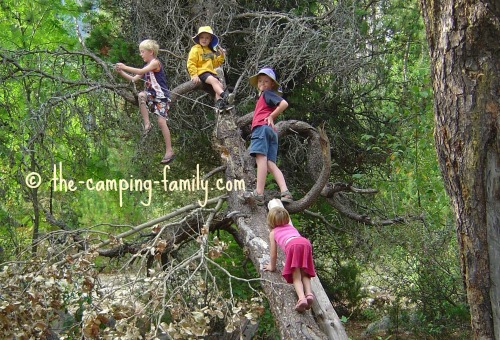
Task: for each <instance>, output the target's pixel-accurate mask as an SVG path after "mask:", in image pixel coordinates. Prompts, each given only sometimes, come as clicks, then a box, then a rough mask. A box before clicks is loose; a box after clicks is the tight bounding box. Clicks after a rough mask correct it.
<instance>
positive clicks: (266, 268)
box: [264, 263, 276, 272]
mask: <svg viewBox="0 0 500 340" xmlns="http://www.w3.org/2000/svg"><path fill="white" fill-rule="evenodd" d="M275 270H276V268H273V267H272V266H271V264H270V263H266V264H265V265H264V271H265V272H274V271H275Z"/></svg>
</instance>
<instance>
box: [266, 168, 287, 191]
mask: <svg viewBox="0 0 500 340" xmlns="http://www.w3.org/2000/svg"><path fill="white" fill-rule="evenodd" d="M267 170H268V171H269V172H270V173H271V174H272V175H273V177H274V180H275V181H276V183H277V184H278V187H279V188H280V191H281V192H285V191H288V188H287V186H286V182H285V177H284V176H283V173H282V172H281V170H280V169H279V168H278V166H277V165H276V163H274V162H272V161H267Z"/></svg>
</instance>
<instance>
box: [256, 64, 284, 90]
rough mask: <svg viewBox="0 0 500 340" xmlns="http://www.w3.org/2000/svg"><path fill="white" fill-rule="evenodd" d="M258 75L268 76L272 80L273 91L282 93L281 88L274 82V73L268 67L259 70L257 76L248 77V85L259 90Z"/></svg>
mask: <svg viewBox="0 0 500 340" xmlns="http://www.w3.org/2000/svg"><path fill="white" fill-rule="evenodd" d="M260 74H265V75H266V76H268V77H269V78H271V79H272V80H273V90H274V91H276V92H278V93H280V94H281V93H282V91H281V86H280V84H279V83H278V82H277V81H276V74H275V73H274V70H273V69H272V68H270V67H268V66H266V67H263V68H261V69H260V70H259V72H257V74H254V75H253V76H251V77H250V79H249V80H248V81H249V82H250V85H252V86H253V87H255V88H256V89H259V88H258V87H257V81H258V78H259V75H260Z"/></svg>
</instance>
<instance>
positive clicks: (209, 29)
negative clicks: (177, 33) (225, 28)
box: [193, 26, 219, 51]
mask: <svg viewBox="0 0 500 340" xmlns="http://www.w3.org/2000/svg"><path fill="white" fill-rule="evenodd" d="M201 33H208V34H210V35H211V36H212V40H211V41H210V43H209V44H208V47H210V49H211V50H212V51H215V46H217V45H219V38H218V37H217V36H216V35H215V34H214V31H213V30H212V27H210V26H201V27H200V28H198V34H196V35H195V36H194V37H193V41H194V43H195V44H199V43H200V34H201Z"/></svg>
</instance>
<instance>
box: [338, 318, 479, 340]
mask: <svg viewBox="0 0 500 340" xmlns="http://www.w3.org/2000/svg"><path fill="white" fill-rule="evenodd" d="M369 324H370V321H359V320H349V321H348V322H347V323H345V324H344V327H345V331H346V333H347V336H348V337H349V340H388V339H390V340H423V339H425V340H469V339H471V338H472V337H471V334H470V333H469V331H468V330H464V329H462V330H459V331H457V332H456V333H455V334H452V335H449V336H446V337H445V336H442V335H440V336H438V337H435V336H430V335H422V334H412V333H410V332H399V333H392V332H391V333H390V332H388V331H378V332H377V333H374V334H370V335H368V334H366V333H365V331H366V329H367V327H368V325H369Z"/></svg>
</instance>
